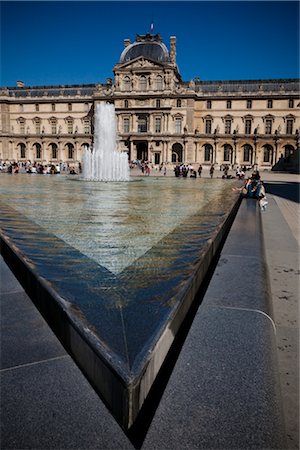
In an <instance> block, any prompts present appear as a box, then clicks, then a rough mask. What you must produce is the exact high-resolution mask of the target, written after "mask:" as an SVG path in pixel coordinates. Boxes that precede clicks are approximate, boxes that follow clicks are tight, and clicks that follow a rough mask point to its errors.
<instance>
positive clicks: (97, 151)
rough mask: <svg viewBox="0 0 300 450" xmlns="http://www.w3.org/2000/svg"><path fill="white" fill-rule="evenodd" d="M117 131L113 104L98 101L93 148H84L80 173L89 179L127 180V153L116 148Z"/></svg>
mask: <svg viewBox="0 0 300 450" xmlns="http://www.w3.org/2000/svg"><path fill="white" fill-rule="evenodd" d="M116 141H117V132H116V116H115V108H114V105H112V104H109V103H99V104H97V105H96V111H95V132H94V146H93V148H92V149H91V148H86V149H85V151H84V155H83V159H82V169H83V170H82V175H83V178H84V179H85V180H91V181H129V177H130V175H129V166H128V156H127V153H120V152H118V151H117V150H116Z"/></svg>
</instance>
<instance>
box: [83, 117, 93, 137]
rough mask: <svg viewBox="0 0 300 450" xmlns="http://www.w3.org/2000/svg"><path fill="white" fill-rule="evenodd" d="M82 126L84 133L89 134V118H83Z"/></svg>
mask: <svg viewBox="0 0 300 450" xmlns="http://www.w3.org/2000/svg"><path fill="white" fill-rule="evenodd" d="M83 127H84V134H90V131H91V127H90V121H89V120H85V121H84V122H83Z"/></svg>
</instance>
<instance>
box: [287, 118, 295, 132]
mask: <svg viewBox="0 0 300 450" xmlns="http://www.w3.org/2000/svg"><path fill="white" fill-rule="evenodd" d="M293 123H294V121H293V119H287V121H286V134H293Z"/></svg>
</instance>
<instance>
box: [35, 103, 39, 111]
mask: <svg viewBox="0 0 300 450" xmlns="http://www.w3.org/2000/svg"><path fill="white" fill-rule="evenodd" d="M35 110H36V111H39V110H40V105H39V104H38V103H36V104H35Z"/></svg>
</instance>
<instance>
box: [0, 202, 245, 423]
mask: <svg viewBox="0 0 300 450" xmlns="http://www.w3.org/2000/svg"><path fill="white" fill-rule="evenodd" d="M227 197H228V196H227ZM227 197H226V195H225V198H224V202H225V203H226V201H227V202H228V204H227V206H230V208H227V212H226V213H225V212H223V213H219V214H216V213H215V211H214V210H213V208H212V206H211V205H207V206H206V208H205V209H204V211H201V214H200V213H199V217H198V215H197V214H196V215H195V216H194V217H193V220H192V221H191V218H189V219H188V220H187V221H185V222H184V223H182V224H181V225H180V226H179V227H177V228H176V229H175V230H173V231H172V233H170V235H168V236H166V237H164V238H163V239H162V240H161V241H160V242H159V243H157V244H156V245H155V246H154V247H153V248H152V249H151V250H150V251H149V252H147V253H146V254H145V255H144V256H143V257H142V258H139V259H138V260H137V261H135V262H134V264H132V265H131V266H130V267H129V268H127V269H126V270H125V271H123V272H122V274H119V275H114V274H112V273H111V272H110V271H108V270H107V269H105V268H103V267H101V266H100V265H99V264H97V263H96V262H95V261H93V260H91V259H90V258H88V257H86V256H84V255H83V254H82V253H80V252H79V251H78V250H76V249H74V248H73V247H71V246H69V245H67V244H66V243H65V242H64V241H62V240H60V239H58V238H57V237H55V236H54V235H50V234H49V233H48V232H47V231H46V230H45V229H43V228H42V227H40V226H39V225H37V224H36V223H34V222H32V221H30V220H28V219H27V218H25V217H24V216H22V215H21V214H20V213H19V212H16V211H15V210H14V209H13V208H11V207H9V206H8V205H7V204H6V205H1V208H0V209H1V228H2V232H1V253H2V255H3V257H4V260H5V262H6V263H7V264H8V266H9V267H10V268H11V270H12V271H13V273H14V274H15V276H16V277H17V279H18V280H19V281H20V283H21V284H22V286H23V287H24V289H25V291H26V292H27V294H28V295H29V297H30V298H31V300H32V301H33V302H34V304H35V306H36V307H37V308H38V310H39V311H40V313H41V314H42V316H43V317H44V318H45V320H46V321H47V323H48V325H49V326H50V327H51V328H52V330H53V331H54V333H55V334H56V336H57V337H58V338H59V340H60V341H61V342H62V344H63V345H64V347H65V349H66V350H67V352H68V353H69V354H70V355H71V356H72V357H73V359H74V360H75V362H76V363H77V365H78V366H79V367H80V369H81V370H82V372H83V373H84V374H85V376H86V377H87V379H88V380H89V382H90V383H91V385H92V386H93V387H94V389H95V390H96V392H97V393H98V394H99V395H100V397H101V398H102V399H103V401H104V403H105V404H106V405H107V407H108V408H109V410H110V411H111V412H112V414H113V415H114V417H115V419H116V420H117V421H118V423H119V424H120V425H121V426H122V427H123V428H124V429H127V428H129V427H130V426H131V425H132V424H133V423H134V421H135V418H136V417H137V415H138V413H139V411H140V409H141V407H142V405H143V403H144V400H145V398H146V397H147V395H148V392H149V390H150V389H151V386H152V384H153V382H154V380H155V378H156V376H157V373H158V372H159V370H160V367H161V366H162V364H163V362H164V360H165V357H166V355H167V353H168V351H169V349H170V347H171V345H172V343H173V341H174V338H175V336H176V334H177V332H178V330H179V328H180V326H181V323H182V321H183V320H184V318H185V316H186V314H187V312H188V311H189V308H190V306H191V304H192V302H193V300H194V298H195V296H196V293H197V291H198V290H199V288H200V287H201V283H202V282H203V280H204V278H205V276H206V274H207V272H208V269H209V266H210V264H211V263H212V261H213V260H214V257H215V255H216V254H217V253H218V252H219V249H220V246H221V245H222V243H223V241H224V239H225V237H226V235H227V233H228V231H229V229H230V227H231V224H232V221H233V220H234V217H235V214H236V212H237V210H238V207H239V204H240V199H238V200H237V198H235V199H234V198H233V197H231V198H230V199H228V198H227ZM200 216H201V217H200ZM203 216H204V217H205V219H206V220H204V221H203ZM169 240H170V242H171V243H173V242H180V247H175V248H172V245H170V242H168V241H169ZM173 247H174V246H173ZM163 252H164V253H163ZM153 254H155V255H156V261H157V263H156V264H155V265H153V264H151V262H153ZM162 254H164V259H163V260H162V259H161V255H162ZM147 259H149V261H150V264H149V265H148V264H147Z"/></svg>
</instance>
